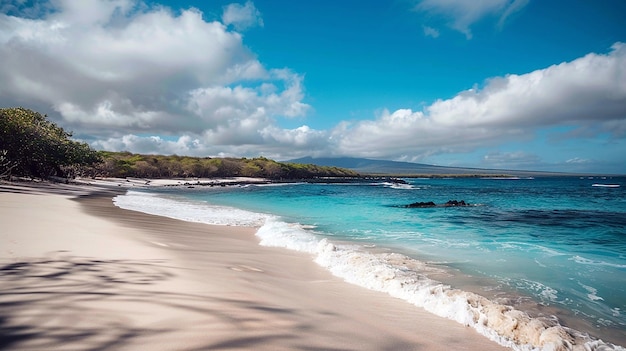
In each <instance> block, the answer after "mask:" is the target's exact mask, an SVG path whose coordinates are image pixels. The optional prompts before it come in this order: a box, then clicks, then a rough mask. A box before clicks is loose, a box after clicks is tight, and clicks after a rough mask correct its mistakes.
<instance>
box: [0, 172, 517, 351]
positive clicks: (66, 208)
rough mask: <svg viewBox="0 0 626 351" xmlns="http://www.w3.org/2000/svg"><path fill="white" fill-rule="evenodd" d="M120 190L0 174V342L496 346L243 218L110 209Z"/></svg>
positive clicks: (157, 346) (138, 346) (39, 345)
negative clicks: (186, 217) (280, 243)
mask: <svg viewBox="0 0 626 351" xmlns="http://www.w3.org/2000/svg"><path fill="white" fill-rule="evenodd" d="M121 191H124V189H122V188H120V189H115V188H112V187H109V188H103V187H98V186H94V185H92V186H84V185H83V186H77V185H59V184H54V185H51V184H47V183H43V184H35V183H14V184H7V183H4V184H1V183H0V223H2V224H1V229H0V267H1V268H0V349H7V350H9V349H10V350H250V349H254V350H505V349H506V348H504V347H502V346H499V345H497V344H496V343H494V342H492V341H490V340H488V339H487V338H485V337H483V336H481V335H479V334H478V333H477V332H475V331H474V330H473V329H471V328H467V327H464V326H462V325H460V324H458V323H456V322H453V321H450V320H447V319H443V318H440V317H437V316H435V315H432V314H430V313H428V312H426V311H424V310H421V309H419V308H417V307H415V306H412V305H410V304H408V303H406V302H404V301H402V300H399V299H395V298H392V297H390V296H388V295H386V294H384V293H379V292H374V291H370V290H367V289H364V288H360V287H357V286H353V285H350V284H348V283H345V282H343V281H342V280H340V279H339V278H336V277H334V276H332V275H331V274H330V273H329V272H327V271H325V270H324V269H322V268H321V267H319V266H317V265H316V264H315V263H314V262H313V261H312V260H311V258H310V257H309V256H307V255H305V254H301V253H297V252H293V251H289V250H285V249H278V248H268V247H262V246H259V245H258V239H257V238H256V237H255V235H254V233H255V229H254V228H242V227H226V226H210V225H206V224H198V223H189V222H183V221H178V220H174V219H169V218H164V217H157V216H151V215H147V214H144V213H139V212H133V211H127V210H122V209H119V208H117V207H115V206H114V205H113V203H112V201H111V199H112V197H113V196H114V195H115V194H118V193H120V192H121Z"/></svg>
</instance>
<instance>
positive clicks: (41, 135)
mask: <svg viewBox="0 0 626 351" xmlns="http://www.w3.org/2000/svg"><path fill="white" fill-rule="evenodd" d="M46 117H47V116H42V115H41V114H39V113H37V112H34V111H32V110H28V109H25V108H21V107H17V108H4V109H0V177H1V178H4V177H10V176H11V175H18V176H30V177H38V178H48V177H50V176H54V175H56V176H62V177H65V176H74V175H76V174H77V173H80V172H81V170H82V168H83V167H86V166H90V165H93V164H95V163H97V162H100V157H99V154H98V153H97V152H96V151H94V150H92V149H91V148H90V147H89V146H88V145H87V144H85V143H80V142H77V141H73V140H70V137H71V136H72V134H71V133H68V132H66V131H65V130H63V128H61V127H59V126H57V125H56V124H54V123H53V122H50V121H48V120H46Z"/></svg>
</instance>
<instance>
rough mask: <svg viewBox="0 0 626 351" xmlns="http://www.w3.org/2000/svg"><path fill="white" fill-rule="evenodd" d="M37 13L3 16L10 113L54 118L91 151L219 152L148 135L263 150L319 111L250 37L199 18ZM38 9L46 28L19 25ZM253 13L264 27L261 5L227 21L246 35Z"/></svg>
mask: <svg viewBox="0 0 626 351" xmlns="http://www.w3.org/2000/svg"><path fill="white" fill-rule="evenodd" d="M37 4H39V6H40V8H45V9H46V11H40V10H39V8H38V9H32V11H31V10H29V9H28V8H24V7H23V6H22V7H19V8H17V7H16V8H15V9H13V10H12V11H13V12H12V13H14V15H7V14H0V28H1V29H0V61H1V62H2V65H0V81H2V82H3V83H2V84H1V85H0V104H2V105H4V106H11V105H24V106H27V107H30V108H34V109H37V110H40V111H42V112H45V113H49V114H50V115H51V118H53V119H55V120H56V121H58V122H61V125H63V126H64V127H66V128H68V129H69V130H78V131H80V133H78V134H77V136H79V137H81V138H83V139H84V140H88V141H92V140H96V139H97V140H101V141H100V142H97V143H95V144H94V145H100V146H103V147H104V145H111V146H115V145H117V146H116V147H115V149H116V150H119V147H123V146H124V145H129V146H133V147H137V148H138V150H145V149H147V146H146V147H144V146H141V145H157V146H158V148H157V149H155V150H165V149H166V148H171V149H172V150H176V152H179V151H181V150H182V151H190V152H194V153H199V152H209V148H208V147H206V148H198V147H196V148H193V147H187V146H185V145H188V144H186V143H183V144H182V146H181V144H180V143H178V144H176V143H174V144H172V143H171V142H165V141H163V140H161V141H159V140H157V139H154V138H152V137H150V138H148V139H145V140H144V139H143V138H144V137H138V136H137V135H146V134H152V135H165V136H167V135H170V136H181V135H182V136H187V137H189V138H191V140H196V139H198V140H203V141H204V142H207V143H211V142H218V143H222V144H228V143H231V144H234V145H237V144H256V143H258V142H260V141H262V138H263V137H262V136H261V135H260V134H259V130H261V129H263V128H265V127H266V126H268V125H272V124H274V123H276V119H280V118H293V117H301V116H304V115H305V114H306V112H307V111H308V110H309V108H310V106H309V105H307V104H306V103H304V102H303V101H302V100H303V99H304V88H303V85H302V80H303V77H302V76H301V75H298V74H297V73H295V72H292V71H291V70H289V69H272V68H266V67H264V66H263V65H262V64H261V63H260V62H259V61H258V60H257V59H256V56H255V54H254V53H252V52H250V51H249V49H247V48H246V47H245V45H243V43H242V36H241V34H239V33H238V32H235V31H230V30H228V28H227V27H226V25H225V23H221V22H217V21H214V22H207V21H205V20H203V18H202V13H201V12H200V11H198V10H196V9H193V8H192V9H186V10H181V11H180V12H179V13H174V12H173V11H172V10H170V9H168V8H166V7H163V6H156V7H148V6H147V5H145V4H143V3H142V2H139V1H135V0H108V1H104V0H81V1H71V0H57V1H51V2H43V1H40V2H37ZM35 10H37V11H39V13H40V15H41V16H42V17H38V18H30V17H29V16H23V17H20V15H19V14H20V13H25V12H28V13H32V12H33V11H35ZM237 11H239V12H237ZM246 11H248V12H250V11H252V12H251V13H253V14H254V15H255V16H256V17H255V18H256V21H257V23H258V21H259V20H260V17H258V16H259V14H258V11H256V10H255V9H254V5H253V4H252V3H250V2H249V3H246V5H245V6H243V7H241V6H240V7H237V6H234V7H233V6H229V7H227V8H226V10H225V18H227V19H228V21H229V22H228V23H230V24H233V25H235V26H236V27H237V26H239V25H240V24H241V23H242V22H241V21H243V20H244V17H242V14H243V13H245V12H246ZM237 16H239V17H237ZM49 111H52V112H53V113H50V112H49ZM131 136H133V137H131ZM229 136H230V137H231V138H232V139H229ZM102 140H104V141H102ZM140 140H143V141H142V142H144V144H141V143H140V142H139V141H140ZM168 140H169V139H168ZM185 140H187V139H185Z"/></svg>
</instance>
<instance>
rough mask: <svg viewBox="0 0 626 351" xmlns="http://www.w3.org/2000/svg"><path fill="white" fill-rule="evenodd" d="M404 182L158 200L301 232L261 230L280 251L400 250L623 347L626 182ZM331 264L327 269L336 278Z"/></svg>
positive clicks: (200, 191)
mask: <svg viewBox="0 0 626 351" xmlns="http://www.w3.org/2000/svg"><path fill="white" fill-rule="evenodd" d="M405 181H406V184H395V183H376V182H373V183H370V182H363V183H351V184H284V185H273V186H245V187H226V188H202V187H197V188H195V189H184V190H183V189H175V190H163V191H162V192H160V194H161V195H165V196H169V197H170V198H173V199H178V200H179V201H191V202H193V203H196V204H207V205H208V204H211V205H214V206H215V205H216V206H227V207H230V208H236V209H241V210H245V211H248V212H250V213H256V214H265V215H269V216H272V218H278V219H279V222H280V223H282V224H285V223H288V224H289V223H290V224H292V225H297V228H298V230H297V233H295V232H296V230H295V229H294V233H291V234H289V235H290V236H289V238H288V239H285V236H284V233H285V227H284V226H283V227H280V228H279V227H278V226H274V227H271V226H270V227H267V228H265V229H264V232H265V233H267V232H269V233H270V235H272V233H274V232H276V233H278V232H280V234H281V235H283V236H277V237H276V238H274V240H275V241H278V245H279V246H281V245H282V246H285V247H290V248H295V249H300V247H299V246H298V245H291V244H287V243H285V244H284V245H283V244H281V243H280V241H281V240H283V241H286V240H292V239H293V236H294V235H312V236H314V237H315V238H317V239H316V240H319V239H322V238H326V239H327V240H329V241H330V242H334V243H341V244H343V245H345V244H346V243H348V244H349V243H352V244H353V245H356V246H357V247H358V250H357V251H363V250H374V251H377V252H383V251H384V252H387V253H392V252H398V253H402V254H403V255H406V256H408V257H411V258H413V259H416V260H419V262H427V263H429V264H430V265H431V266H433V267H438V268H444V269H446V270H447V271H448V272H456V273H455V275H453V276H451V275H449V274H448V275H445V274H444V275H441V274H439V277H441V278H442V279H444V280H445V277H448V280H447V281H446V283H447V284H451V285H452V286H453V287H455V288H459V289H470V286H469V285H476V286H473V287H472V288H471V289H473V290H474V291H476V292H478V293H479V294H480V295H483V296H488V297H489V298H492V299H493V298H498V297H500V298H501V299H502V301H503V302H506V304H513V305H515V303H516V301H517V303H518V305H519V306H517V307H518V308H520V309H523V308H530V309H532V310H533V311H530V313H532V314H535V315H542V314H543V315H544V317H545V316H548V315H549V316H551V315H553V314H554V315H557V316H558V317H559V319H560V323H561V324H565V325H569V326H571V327H575V328H576V329H577V330H578V331H581V332H582V333H589V334H591V335H594V336H596V337H601V338H603V339H604V340H609V341H611V342H613V343H617V344H619V345H624V341H625V340H626V332H625V330H626V197H625V195H626V179H624V178H608V179H602V178H595V179H588V178H584V179H580V178H576V177H563V178H537V179H515V180H512V179H507V180H503V179H498V180H495V179H405ZM594 184H596V185H597V184H603V185H604V184H612V185H620V187H604V186H594ZM183 199H186V200H183ZM448 200H464V201H466V202H468V203H470V204H471V206H467V207H436V208H406V207H404V206H405V205H407V204H410V203H414V202H427V201H433V202H435V203H437V204H443V203H445V202H447V201H448ZM289 228H293V226H292V227H289ZM296 240H297V239H296ZM302 251H311V250H309V249H302ZM342 262H344V261H342ZM342 264H343V263H342ZM368 264H370V263H368ZM385 264H387V263H385ZM332 265H333V264H327V266H329V269H330V270H331V271H333V269H332V268H333V267H331V266H332ZM403 267H404V266H403ZM342 269H343V272H344V273H342V274H344V277H345V275H346V274H352V273H346V271H348V272H349V271H350V268H345V267H344V268H342ZM403 269H404V268H401V269H400V270H403ZM396 271H398V269H397V268H396ZM354 272H357V269H356V268H355V269H354ZM439 273H440V272H439ZM459 275H463V276H464V277H465V279H459V280H458V286H455V280H454V279H455V278H454V276H457V277H458V276H459ZM468 276H469V277H470V278H469V279H468V278H467V277H468ZM472 277H473V278H475V279H472ZM365 279H366V278H362V277H361V278H354V279H352V280H355V281H357V282H364V281H365ZM346 280H349V281H350V279H346ZM468 282H469V283H470V284H468ZM368 284H370V283H367V282H365V283H363V284H362V285H368ZM505 297H506V299H505ZM529 301H532V302H533V303H530V304H529V303H528V302H529ZM533 304H534V305H533ZM522 305H523V306H522ZM528 306H534V307H528Z"/></svg>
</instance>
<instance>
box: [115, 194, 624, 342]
mask: <svg viewBox="0 0 626 351" xmlns="http://www.w3.org/2000/svg"><path fill="white" fill-rule="evenodd" d="M114 203H115V205H117V206H118V207H121V208H124V209H129V210H135V211H141V212H146V213H150V214H154V215H160V216H166V217H171V218H176V219H182V220H186V221H192V222H202V223H207V224H221V225H244V226H257V227H259V228H258V230H257V232H256V235H257V236H258V237H259V239H260V244H261V245H263V246H273V247H283V248H287V249H291V250H296V251H300V252H305V253H309V254H311V255H312V256H313V257H314V261H315V262H316V263H317V264H319V265H320V266H322V267H324V268H326V269H328V270H329V271H330V272H331V273H332V274H334V275H335V276H337V277H340V278H342V279H344V280H345V281H346V282H349V283H352V284H356V285H359V286H362V287H365V288H368V289H372V290H376V291H381V292H385V293H388V294H389V295H391V296H393V297H396V298H400V299H403V300H405V301H407V302H409V303H411V304H413V305H415V306H418V307H422V308H424V309H425V310H427V311H429V312H431V313H433V314H436V315H438V316H441V317H445V318H448V319H451V320H454V321H457V322H458V323H461V324H463V325H466V326H469V327H472V328H474V329H475V330H476V331H478V332H479V333H481V334H483V335H485V336H486V337H488V338H489V339H491V340H493V341H496V342H498V343H499V344H501V345H503V346H506V347H510V348H512V349H514V350H520V351H530V350H542V351H548V350H550V351H552V350H554V351H557V350H558V351H560V350H588V351H591V350H619V351H626V349H624V348H623V347H621V346H617V345H612V344H609V343H605V342H603V341H601V340H596V339H593V338H591V337H590V336H588V335H584V334H582V333H579V332H577V331H575V330H573V329H570V328H567V327H564V326H561V325H560V324H559V323H558V322H557V321H556V320H555V318H533V317H530V316H529V315H528V314H527V313H525V312H523V311H519V310H516V309H514V308H513V307H511V306H507V305H503V304H499V303H496V302H493V301H491V300H489V299H487V298H485V297H483V296H480V295H478V294H476V293H472V292H467V291H463V290H459V289H454V288H452V287H450V286H448V285H445V284H442V283H441V282H438V281H436V280H433V279H431V278H429V275H431V274H433V273H441V272H443V270H442V269H441V268H440V267H436V266H435V265H431V264H428V263H426V262H422V261H419V260H415V259H413V258H410V257H408V256H405V255H402V254H398V253H372V252H369V251H367V250H366V249H367V248H366V247H365V246H359V245H343V244H338V243H333V242H331V241H329V240H328V239H327V238H320V236H319V235H316V233H315V232H314V231H312V230H311V229H312V228H309V227H306V226H303V225H301V224H298V223H287V222H285V221H282V220H281V219H280V218H279V217H276V216H272V215H267V214H260V213H254V212H249V211H244V210H240V209H236V208H230V207H224V206H214V205H211V204H208V203H198V202H190V201H182V200H178V199H172V198H164V197H160V196H155V195H153V194H149V193H144V192H137V191H129V192H128V193H127V194H125V195H120V196H117V197H115V198H114ZM318 234H319V233H318Z"/></svg>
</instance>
